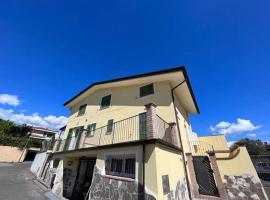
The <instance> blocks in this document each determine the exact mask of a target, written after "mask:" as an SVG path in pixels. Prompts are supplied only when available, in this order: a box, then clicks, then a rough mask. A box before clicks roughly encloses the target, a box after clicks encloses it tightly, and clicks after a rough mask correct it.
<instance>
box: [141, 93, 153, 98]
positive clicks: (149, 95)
mask: <svg viewBox="0 0 270 200" xmlns="http://www.w3.org/2000/svg"><path fill="white" fill-rule="evenodd" d="M153 96H155V93H154V94H148V95H145V96H142V97H141V96H139V97H137V99H146V98H147V97H149V98H150V97H153Z"/></svg>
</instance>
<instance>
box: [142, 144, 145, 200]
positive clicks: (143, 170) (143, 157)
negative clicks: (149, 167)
mask: <svg viewBox="0 0 270 200" xmlns="http://www.w3.org/2000/svg"><path fill="white" fill-rule="evenodd" d="M142 147H143V149H142V150H143V152H142V153H143V155H142V164H143V166H142V167H143V169H142V176H143V180H142V181H143V199H145V144H143V146H142Z"/></svg>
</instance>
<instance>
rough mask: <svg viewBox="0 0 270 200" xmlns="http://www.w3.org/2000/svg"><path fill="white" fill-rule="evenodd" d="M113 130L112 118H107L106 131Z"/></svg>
mask: <svg viewBox="0 0 270 200" xmlns="http://www.w3.org/2000/svg"><path fill="white" fill-rule="evenodd" d="M111 132H113V119H110V120H108V124H107V133H111Z"/></svg>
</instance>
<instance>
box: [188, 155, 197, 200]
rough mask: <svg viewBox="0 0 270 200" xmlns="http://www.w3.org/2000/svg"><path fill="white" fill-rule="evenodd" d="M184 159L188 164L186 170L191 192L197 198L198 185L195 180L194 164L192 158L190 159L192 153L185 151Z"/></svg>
mask: <svg viewBox="0 0 270 200" xmlns="http://www.w3.org/2000/svg"><path fill="white" fill-rule="evenodd" d="M186 159H187V166H188V172H189V178H190V184H191V188H192V193H193V196H194V197H195V198H199V196H200V194H199V186H198V184H197V180H196V174H195V170H194V165H193V159H192V154H191V153H186Z"/></svg>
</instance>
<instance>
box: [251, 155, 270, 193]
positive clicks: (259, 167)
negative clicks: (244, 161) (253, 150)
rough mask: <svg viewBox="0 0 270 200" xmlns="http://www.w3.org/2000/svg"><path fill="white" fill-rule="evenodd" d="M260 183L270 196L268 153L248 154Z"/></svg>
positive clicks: (269, 156) (269, 157) (269, 160)
mask: <svg viewBox="0 0 270 200" xmlns="http://www.w3.org/2000/svg"><path fill="white" fill-rule="evenodd" d="M250 157H251V160H252V163H253V165H254V167H255V169H256V171H257V174H258V176H259V178H260V180H261V182H262V185H263V187H264V189H265V191H266V193H267V195H268V197H269V198H270V155H256V156H255V155H252V156H250Z"/></svg>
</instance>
